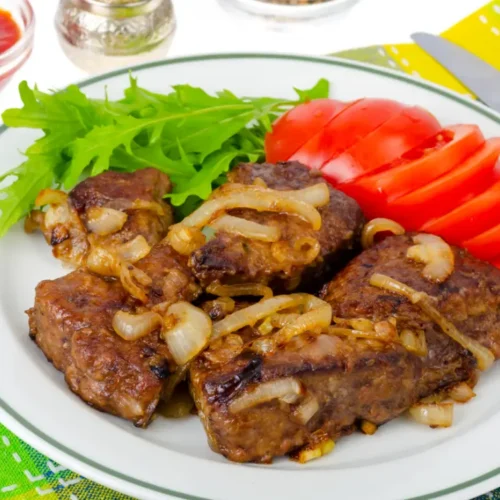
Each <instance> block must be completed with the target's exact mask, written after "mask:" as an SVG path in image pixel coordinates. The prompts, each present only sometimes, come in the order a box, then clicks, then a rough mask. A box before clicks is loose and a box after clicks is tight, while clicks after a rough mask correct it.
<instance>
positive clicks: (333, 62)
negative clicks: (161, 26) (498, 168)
mask: <svg viewBox="0 0 500 500" xmlns="http://www.w3.org/2000/svg"><path fill="white" fill-rule="evenodd" d="M221 59H278V60H289V61H290V60H291V61H301V62H312V63H321V64H326V65H330V66H339V67H345V68H353V69H357V70H359V71H364V72H366V73H374V74H378V75H382V76H385V77H387V78H392V79H393V80H400V81H403V82H406V83H408V84H410V85H414V86H415V87H421V88H424V89H426V90H429V91H431V92H433V93H435V94H439V95H441V96H443V97H446V98H447V99H451V100H452V101H456V102H458V103H460V104H463V105H464V106H467V107H468V108H471V109H473V110H474V111H477V112H478V113H480V114H482V115H484V116H486V117H488V118H490V119H491V120H493V121H495V122H496V123H498V124H500V114H499V113H496V112H494V111H492V110H490V109H488V108H487V107H485V106H483V105H482V104H479V103H477V102H475V101H472V100H471V99H470V98H468V97H463V96H461V95H459V94H457V93H455V92H452V91H450V90H447V89H445V88H443V87H440V86H438V85H434V84H432V83H429V82H425V81H423V80H419V79H417V78H414V77H411V76H409V75H406V74H403V73H398V72H396V71H392V70H390V69H384V68H380V67H377V66H374V65H371V64H366V63H360V62H355V61H348V60H344V59H339V58H335V57H328V58H325V57H310V56H298V55H289V54H279V55H278V54H266V53H263V54H258V53H251V54H237V53H236V54H213V55H200V56H189V57H180V58H176V59H169V60H164V61H163V60H162V61H155V62H150V63H145V64H140V65H137V66H132V67H130V68H123V69H119V70H116V71H111V72H109V73H104V74H102V75H99V76H95V77H92V78H88V79H86V80H83V81H81V82H79V83H77V85H78V86H79V87H87V86H88V85H92V84H94V83H98V82H102V81H105V80H108V79H110V78H113V77H115V76H119V75H124V74H127V73H128V72H129V71H132V72H133V71H141V70H144V69H149V68H156V67H160V66H172V65H175V64H184V63H191V62H197V61H209V60H221ZM6 130H8V127H7V126H5V125H2V126H1V127H0V135H1V134H3V133H4V132H5V131H6ZM0 407H1V408H2V409H3V410H4V411H5V412H6V413H7V414H9V415H10V416H11V417H12V418H13V419H14V420H15V421H17V422H18V423H19V424H21V425H22V426H23V427H24V428H25V429H26V430H28V431H29V432H30V433H32V434H35V435H36V436H37V437H38V438H40V439H42V440H43V441H45V442H46V443H47V444H49V445H50V446H51V447H54V448H56V449H57V450H59V451H60V452H62V453H64V454H65V455H69V456H71V457H73V458H74V459H76V460H78V461H80V462H82V463H84V464H86V465H87V466H90V467H92V468H93V469H97V470H99V471H101V472H103V473H104V474H106V475H108V476H112V477H114V478H116V479H119V480H121V481H126V482H128V483H131V484H133V485H135V486H139V487H141V488H146V489H148V490H151V491H156V492H158V493H162V494H166V495H170V496H173V497H176V498H182V499H184V500H210V499H207V498H202V497H197V496H193V495H188V494H185V493H182V492H179V491H173V490H169V489H168V488H162V487H160V486H157V485H154V484H150V483H147V482H144V481H140V480H138V479H135V478H133V477H130V476H127V475H125V474H122V473H120V472H117V471H115V470H113V469H109V468H108V467H105V466H104V465H101V464H98V463H97V462H94V461H92V460H89V459H88V458H86V457H84V456H82V455H80V454H78V453H76V452H75V451H73V450H71V449H69V448H67V447H66V446H64V445H63V444H61V443H59V442H57V441H56V440H54V439H53V438H51V437H50V436H47V435H46V434H44V433H43V432H42V431H40V430H39V429H37V428H36V427H34V426H33V425H32V424H31V423H30V422H28V421H27V420H25V419H24V418H23V417H22V416H21V415H19V414H18V413H16V411H15V410H14V409H13V408H11V407H10V406H9V405H8V404H7V403H6V402H5V401H3V400H2V399H1V398H0ZM498 474H500V467H498V468H496V469H494V470H492V471H490V472H487V473H486V474H482V475H481V476H478V477H476V478H474V479H470V480H469V481H464V482H463V483H459V484H456V485H455V486H450V487H448V488H445V489H442V490H439V491H434V492H432V493H427V494H425V495H421V496H418V497H412V498H408V499H407V500H432V499H433V498H437V497H441V496H444V495H449V494H450V493H455V492H457V491H460V490H463V489H465V488H469V487H470V486H474V485H476V484H479V483H481V482H483V481H486V480H488V479H491V478H492V477H495V476H497V475H498Z"/></svg>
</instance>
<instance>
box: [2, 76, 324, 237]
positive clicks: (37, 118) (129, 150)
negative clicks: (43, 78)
mask: <svg viewBox="0 0 500 500" xmlns="http://www.w3.org/2000/svg"><path fill="white" fill-rule="evenodd" d="M295 90H296V93H297V96H298V98H297V100H296V101H287V100H283V99H274V98H269V97H260V98H249V97H244V98H240V97H237V96H235V95H234V94H233V93H231V92H229V91H228V90H223V91H221V92H217V93H216V94H215V95H209V94H207V93H206V92H205V91H204V90H202V89H200V88H196V87H191V86H189V85H178V86H175V87H173V89H172V92H170V93H168V94H158V93H154V92H150V91H148V90H145V89H143V88H141V87H139V86H138V84H137V80H136V79H135V78H132V77H131V78H130V86H129V87H128V88H127V89H126V90H125V92H124V97H123V98H122V99H121V100H119V101H111V100H109V99H108V98H107V97H106V98H105V99H102V100H99V99H90V98H88V97H87V96H86V95H85V94H84V93H83V92H82V91H81V90H80V89H79V88H78V87H77V86H76V85H71V86H70V87H68V88H66V89H65V90H63V91H60V92H56V93H45V92H41V91H40V90H38V88H37V87H34V88H33V89H31V88H30V87H29V86H28V84H27V83H26V82H22V83H21V85H20V86H19V92H20V95H21V99H22V102H23V107H22V108H19V109H8V110H7V111H5V112H4V113H3V115H2V118H3V121H4V123H5V124H6V125H8V126H9V127H26V128H33V129H40V130H41V131H43V136H42V137H41V138H39V139H38V140H36V141H35V142H34V143H33V144H32V145H31V146H30V147H29V148H28V149H27V150H26V151H25V156H26V160H25V162H24V163H22V164H21V165H19V166H18V167H17V168H15V169H13V170H11V171H10V172H7V173H5V174H3V175H0V185H2V184H7V185H6V187H3V188H0V237H1V236H3V235H4V234H5V233H6V231H7V230H8V229H9V228H10V227H11V226H12V225H13V224H15V223H16V222H17V221H18V220H19V219H20V218H22V217H23V216H25V215H26V214H28V212H29V211H30V210H31V208H32V207H33V204H34V201H35V198H36V196H37V194H38V193H39V191H40V190H42V189H44V188H48V187H57V188H62V189H71V188H72V187H73V186H74V185H75V184H76V183H77V182H78V181H79V180H80V178H81V176H82V175H83V176H88V175H97V174H100V173H101V172H104V171H105V170H108V169H114V170H120V171H125V172H131V171H134V170H138V169H141V168H145V167H155V168H157V169H158V170H161V171H162V172H164V173H166V174H167V175H169V176H170V178H171V180H172V182H173V185H174V188H173V192H172V193H171V194H170V195H168V197H169V198H170V200H171V202H172V204H173V205H174V206H176V207H178V210H179V213H180V214H181V215H187V214H188V213H189V212H190V211H192V210H193V209H194V208H195V207H196V206H197V204H198V203H199V202H200V201H201V200H204V199H206V198H207V197H208V196H209V195H210V193H211V192H212V189H213V188H214V186H217V185H219V184H220V183H221V182H223V181H224V175H225V173H226V172H228V170H229V169H230V168H231V167H232V166H233V165H234V164H235V163H237V162H240V161H250V162H254V161H259V160H262V159H263V158H264V137H265V134H266V132H267V131H268V130H270V128H271V124H272V122H273V121H274V120H275V119H276V118H277V116H279V114H281V113H283V112H284V111H286V110H288V109H290V108H292V107H293V106H296V105H297V104H300V103H302V102H306V101H308V100H311V99H318V98H323V97H328V92H329V85H328V82H327V81H326V80H320V81H319V82H318V83H317V84H316V85H315V86H314V87H313V88H312V89H309V90H298V89H295ZM6 179H7V180H6ZM9 180H11V181H12V182H10V183H9V182H8V181H9Z"/></svg>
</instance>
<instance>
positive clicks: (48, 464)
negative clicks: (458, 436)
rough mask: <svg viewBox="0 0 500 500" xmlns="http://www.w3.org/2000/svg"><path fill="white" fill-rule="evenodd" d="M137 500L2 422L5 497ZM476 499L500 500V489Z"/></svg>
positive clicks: (0, 478)
mask: <svg viewBox="0 0 500 500" xmlns="http://www.w3.org/2000/svg"><path fill="white" fill-rule="evenodd" d="M40 497H43V498H44V500H134V499H133V498H132V497H129V496H126V495H122V494H121V493H116V492H114V491H112V490H110V489H108V488H105V487H104V486H100V485H99V484H96V483H94V482H93V481H90V480H89V479H86V478H84V477H83V476H80V475H78V474H75V473H74V472H72V471H70V470H68V469H66V468H65V467H63V466H62V465H59V464H58V463H56V462H54V461H53V460H50V459H49V458H47V457H45V456H43V455H42V454H41V453H39V452H38V451H36V450H34V449H33V448H32V447H31V446H29V445H28V444H26V443H25V442H24V441H22V440H21V439H19V438H18V437H17V436H15V435H14V434H12V432H10V431H9V430H8V429H7V428H6V427H4V426H3V425H2V424H0V499H1V500H35V499H39V498H40ZM476 500H500V489H498V490H495V491H493V492H492V493H488V494H487V495H483V496H481V497H479V498H477V499H476Z"/></svg>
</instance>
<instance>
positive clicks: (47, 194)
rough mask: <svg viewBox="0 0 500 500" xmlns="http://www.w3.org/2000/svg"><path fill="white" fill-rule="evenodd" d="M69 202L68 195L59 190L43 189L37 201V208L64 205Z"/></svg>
mask: <svg viewBox="0 0 500 500" xmlns="http://www.w3.org/2000/svg"><path fill="white" fill-rule="evenodd" d="M67 201H68V195H67V193H65V192H64V191H59V190H58V189H42V190H41V191H40V193H39V194H38V196H37V197H36V199H35V206H36V207H43V206H44V205H62V204H64V203H66V202H67Z"/></svg>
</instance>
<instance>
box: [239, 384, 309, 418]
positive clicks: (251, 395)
mask: <svg viewBox="0 0 500 500" xmlns="http://www.w3.org/2000/svg"><path fill="white" fill-rule="evenodd" d="M302 392H303V389H302V384H301V383H300V382H299V381H298V380H296V379H294V378H284V379H280V380H272V381H271V382H264V383H263V384H259V385H257V386H256V387H255V388H253V389H250V390H247V391H246V392H245V393H244V394H242V395H241V396H239V397H238V398H236V399H235V400H233V401H232V402H231V403H230V405H229V411H230V412H231V413H233V414H234V413H239V412H241V411H243V410H246V409H248V408H252V407H254V406H257V405H260V404H262V403H267V402H268V401H272V400H273V399H280V398H285V397H287V396H289V395H296V396H298V395H300V394H301V393H302Z"/></svg>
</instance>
